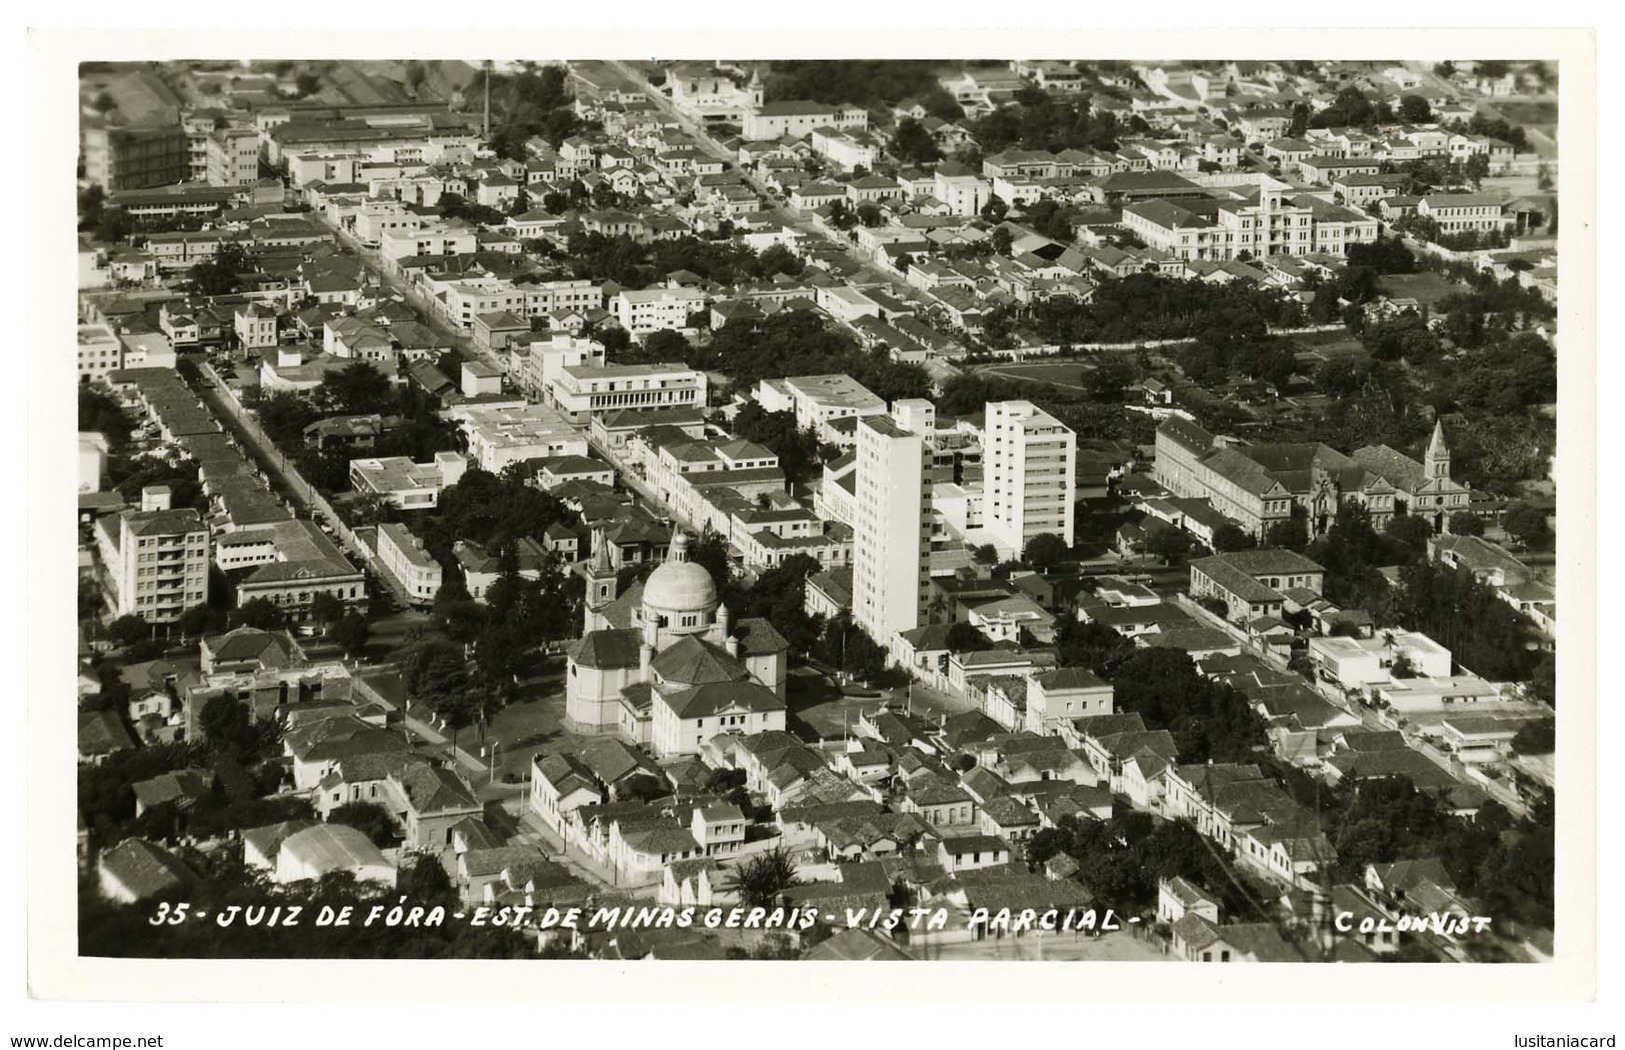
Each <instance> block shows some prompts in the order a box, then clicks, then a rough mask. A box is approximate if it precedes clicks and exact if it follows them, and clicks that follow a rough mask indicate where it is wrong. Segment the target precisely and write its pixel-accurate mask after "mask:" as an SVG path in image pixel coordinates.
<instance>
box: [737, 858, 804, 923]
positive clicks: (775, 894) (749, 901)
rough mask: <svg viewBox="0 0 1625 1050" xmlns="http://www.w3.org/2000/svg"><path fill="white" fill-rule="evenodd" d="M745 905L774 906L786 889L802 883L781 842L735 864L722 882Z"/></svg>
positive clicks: (756, 906)
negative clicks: (764, 851) (741, 862)
mask: <svg viewBox="0 0 1625 1050" xmlns="http://www.w3.org/2000/svg"><path fill="white" fill-rule="evenodd" d="M725 885H726V886H727V888H728V890H729V892H731V893H734V894H735V895H737V896H738V898H739V903H740V904H741V905H743V906H745V907H747V908H773V907H776V906H777V905H778V903H779V899H780V898H781V897H783V896H784V892H785V891H786V890H788V889H791V888H793V887H796V886H799V885H801V878H800V877H799V875H798V874H797V872H796V863H795V861H793V860H791V859H790V854H789V852H788V851H786V850H785V849H784V848H783V847H782V846H779V847H775V848H773V849H771V850H769V851H767V852H766V853H759V854H757V855H756V856H754V857H752V858H751V859H750V860H748V861H746V862H745V863H743V864H741V865H739V866H738V867H736V868H735V869H734V871H733V874H731V875H729V876H728V880H727V882H726V883H725Z"/></svg>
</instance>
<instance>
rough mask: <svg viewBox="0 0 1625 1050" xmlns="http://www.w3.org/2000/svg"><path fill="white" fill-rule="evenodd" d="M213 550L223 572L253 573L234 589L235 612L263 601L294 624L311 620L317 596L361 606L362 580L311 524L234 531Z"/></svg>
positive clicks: (363, 602)
mask: <svg viewBox="0 0 1625 1050" xmlns="http://www.w3.org/2000/svg"><path fill="white" fill-rule="evenodd" d="M215 548H216V554H217V557H216V559H215V560H216V563H217V564H218V565H219V566H220V567H221V568H222V569H224V568H226V567H227V566H228V565H229V566H231V567H233V568H237V567H248V566H251V567H252V571H250V572H249V573H248V574H247V575H246V576H244V577H243V578H242V579H241V580H240V581H239V582H238V584H237V604H238V605H239V606H242V605H245V604H247V603H248V602H251V601H254V600H255V599H264V600H265V601H268V602H271V603H272V604H274V605H276V606H278V607H279V608H281V609H282V611H283V613H284V614H285V615H286V616H287V617H288V618H289V619H290V620H293V621H295V622H299V621H304V620H307V619H309V618H310V615H311V611H312V603H313V602H314V601H315V599H316V596H317V595H318V594H330V595H332V596H333V597H334V598H337V599H338V600H339V601H341V602H343V603H344V604H345V606H346V607H351V608H364V607H365V605H366V601H367V579H366V575H365V574H364V573H363V572H362V571H361V570H360V569H358V568H356V567H355V566H354V565H352V564H351V563H350V560H349V559H348V558H346V557H345V556H344V552H343V551H341V550H339V548H338V545H337V544H336V543H334V542H333V541H332V540H331V539H328V537H327V534H326V533H324V532H322V530H321V529H319V528H317V527H316V525H315V523H314V522H310V521H305V520H303V519H297V520H293V521H279V522H276V523H274V524H271V525H268V526H265V527H261V528H245V529H238V530H237V531H235V532H230V533H227V534H225V535H224V536H222V537H220V539H219V540H217V541H216V543H215Z"/></svg>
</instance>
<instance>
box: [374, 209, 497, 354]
mask: <svg viewBox="0 0 1625 1050" xmlns="http://www.w3.org/2000/svg"><path fill="white" fill-rule="evenodd" d="M420 232H421V231H420ZM384 236H385V238H386V239H388V237H389V235H388V234H387V233H386V234H385V235H384ZM469 250H470V251H473V249H472V248H470V249H469ZM437 305H438V306H439V308H440V312H441V314H442V315H444V316H445V318H446V320H448V321H450V322H451V323H452V324H454V325H456V326H457V327H458V328H461V329H463V330H465V331H472V330H473V328H474V321H475V319H476V318H479V317H486V316H490V315H493V314H502V313H507V314H512V315H514V316H515V318H516V319H517V318H519V317H522V316H523V315H524V313H525V310H526V306H525V289H523V288H521V287H519V286H518V285H516V284H514V283H513V282H512V281H505V280H503V279H502V278H500V277H476V278H471V279H469V280H466V281H452V282H448V283H446V284H445V285H443V286H442V288H441V293H440V295H439V302H438V304H437Z"/></svg>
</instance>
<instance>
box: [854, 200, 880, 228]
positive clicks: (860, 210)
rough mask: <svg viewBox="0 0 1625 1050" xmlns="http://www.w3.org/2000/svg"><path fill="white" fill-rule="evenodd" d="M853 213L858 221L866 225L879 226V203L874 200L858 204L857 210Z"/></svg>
mask: <svg viewBox="0 0 1625 1050" xmlns="http://www.w3.org/2000/svg"><path fill="white" fill-rule="evenodd" d="M854 214H856V215H857V218H858V221H859V222H861V223H863V225H865V226H868V227H875V226H879V225H880V220H881V218H882V215H881V212H880V205H878V204H876V203H875V202H874V201H864V202H863V203H862V204H859V205H858V207H857V211H856V212H855V213H854Z"/></svg>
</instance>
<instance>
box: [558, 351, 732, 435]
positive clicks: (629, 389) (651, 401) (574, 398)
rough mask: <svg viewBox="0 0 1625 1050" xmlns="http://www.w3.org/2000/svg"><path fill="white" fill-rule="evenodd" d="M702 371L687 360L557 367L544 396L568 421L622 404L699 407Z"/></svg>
mask: <svg viewBox="0 0 1625 1050" xmlns="http://www.w3.org/2000/svg"><path fill="white" fill-rule="evenodd" d="M705 392H706V380H705V373H704V372H699V371H695V370H694V369H692V368H689V367H688V366H687V365H684V364H679V363H676V362H664V363H660V364H652V365H575V366H568V365H567V366H565V367H563V368H560V369H559V374H558V377H557V378H556V379H554V380H553V382H552V384H551V385H549V386H548V388H547V391H546V393H547V402H548V403H549V404H551V405H553V406H554V407H555V408H557V409H558V410H559V411H560V412H562V413H564V417H565V418H566V419H568V420H569V421H570V422H571V423H575V424H582V423H586V422H588V421H590V420H591V419H592V418H593V417H594V416H596V415H598V414H600V413H603V412H614V411H619V410H621V409H625V408H704V407H705Z"/></svg>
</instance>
